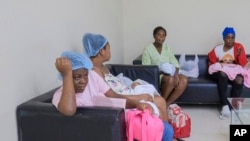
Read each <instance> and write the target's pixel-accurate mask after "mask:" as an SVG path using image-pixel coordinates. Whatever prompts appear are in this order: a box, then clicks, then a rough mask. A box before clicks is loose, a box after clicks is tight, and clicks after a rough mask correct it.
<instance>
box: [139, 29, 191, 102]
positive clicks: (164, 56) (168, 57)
mask: <svg viewBox="0 0 250 141" xmlns="http://www.w3.org/2000/svg"><path fill="white" fill-rule="evenodd" d="M153 36H154V39H155V41H154V42H153V43H151V44H149V45H148V46H147V47H145V49H144V52H143V55H142V64H143V65H161V64H164V63H170V64H172V65H173V66H174V67H175V72H174V73H173V75H170V74H166V73H163V72H162V73H161V75H160V80H161V95H162V96H163V97H164V98H165V99H166V102H167V104H168V105H170V104H171V103H173V102H174V101H175V100H176V99H177V98H178V97H180V96H181V95H182V93H183V91H184V90H185V89H186V87H187V84H188V78H187V77H186V76H184V75H182V74H179V68H180V65H179V62H178V60H177V59H176V58H175V56H174V52H173V50H172V49H171V48H170V47H168V46H167V45H166V44H164V41H165V38H166V36H167V32H166V30H165V29H164V28H163V27H161V26H158V27H156V28H155V29H154V31H153Z"/></svg>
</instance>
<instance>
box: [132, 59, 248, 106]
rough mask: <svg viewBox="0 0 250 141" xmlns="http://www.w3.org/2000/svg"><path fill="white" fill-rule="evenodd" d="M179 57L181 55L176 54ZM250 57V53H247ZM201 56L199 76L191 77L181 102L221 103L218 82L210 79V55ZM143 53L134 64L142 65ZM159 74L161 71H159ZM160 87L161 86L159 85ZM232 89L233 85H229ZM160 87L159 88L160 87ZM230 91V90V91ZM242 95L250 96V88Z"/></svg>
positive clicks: (244, 89)
mask: <svg viewBox="0 0 250 141" xmlns="http://www.w3.org/2000/svg"><path fill="white" fill-rule="evenodd" d="M175 56H176V58H177V59H179V57H180V55H175ZM194 57H195V55H191V54H190V55H186V60H194ZM247 57H250V55H247ZM198 58H199V64H198V65H199V77H198V78H189V84H188V87H187V88H186V90H185V91H184V93H183V95H182V96H180V97H179V98H178V100H177V101H176V103H179V104H219V103H220V99H219V95H218V91H217V85H216V82H214V81H212V80H211V79H210V75H209V74H208V56H207V55H198ZM141 59H142V55H140V56H138V57H137V58H136V59H134V60H133V64H134V65H141V64H142V62H141ZM158 74H159V72H158ZM158 87H159V86H158ZM228 87H229V89H228V91H231V85H228ZM158 89H159V88H158ZM228 93H229V92H228ZM242 97H250V89H249V88H246V87H244V88H243V92H242Z"/></svg>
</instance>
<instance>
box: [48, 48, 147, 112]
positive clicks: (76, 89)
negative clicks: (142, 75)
mask: <svg viewBox="0 0 250 141" xmlns="http://www.w3.org/2000/svg"><path fill="white" fill-rule="evenodd" d="M55 66H56V68H57V70H58V71H59V73H60V79H62V81H63V85H62V87H61V88H59V89H58V90H57V91H56V92H55V94H54V96H53V99H52V103H53V105H55V106H56V107H57V109H58V110H59V112H61V113H62V114H64V115H67V116H71V115H74V114H75V112H76V108H77V107H80V106H94V103H93V102H92V96H97V95H98V96H106V97H113V98H124V99H126V107H127V108H135V107H137V108H138V109H141V110H144V109H145V108H150V107H149V105H146V104H144V103H140V102H138V101H137V100H138V99H145V100H148V101H152V97H150V96H149V95H147V94H144V95H140V96H134V97H133V98H134V99H133V100H131V97H132V96H128V97H124V96H123V95H118V94H117V93H115V92H114V91H113V90H112V89H111V88H110V87H109V85H108V84H107V83H106V82H105V81H104V80H103V78H102V77H100V76H99V75H98V74H97V73H96V72H95V71H94V70H92V67H93V65H92V62H91V60H90V59H89V57H87V56H83V55H82V54H80V53H77V52H73V51H66V52H63V53H62V56H61V57H60V58H57V59H56V63H55Z"/></svg>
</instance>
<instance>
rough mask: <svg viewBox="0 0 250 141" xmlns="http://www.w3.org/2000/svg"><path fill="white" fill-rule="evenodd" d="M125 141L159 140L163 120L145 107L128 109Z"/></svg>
mask: <svg viewBox="0 0 250 141" xmlns="http://www.w3.org/2000/svg"><path fill="white" fill-rule="evenodd" d="M126 117H127V120H126V132H127V141H134V139H135V140H138V141H161V138H162V134H163V128H164V126H163V121H162V120H161V119H160V118H159V117H157V116H155V115H152V114H150V112H149V110H148V109H146V110H145V111H144V112H143V111H140V110H129V111H127V113H126Z"/></svg>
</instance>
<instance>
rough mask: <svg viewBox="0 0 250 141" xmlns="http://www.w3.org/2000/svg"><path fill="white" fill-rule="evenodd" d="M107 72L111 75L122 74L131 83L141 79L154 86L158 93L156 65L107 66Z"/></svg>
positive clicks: (157, 69) (157, 70)
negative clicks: (130, 80)
mask: <svg viewBox="0 0 250 141" xmlns="http://www.w3.org/2000/svg"><path fill="white" fill-rule="evenodd" d="M106 66H107V67H108V68H109V71H110V72H111V73H112V74H113V75H115V76H116V75H118V74H119V73H123V75H124V76H126V77H129V78H130V79H132V80H133V81H134V80H136V79H142V80H145V81H147V82H149V83H150V84H152V85H154V86H155V88H156V89H157V90H158V91H159V83H160V81H159V79H160V78H159V68H158V66H156V65H129V64H122V65H121V64H107V65H106Z"/></svg>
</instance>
